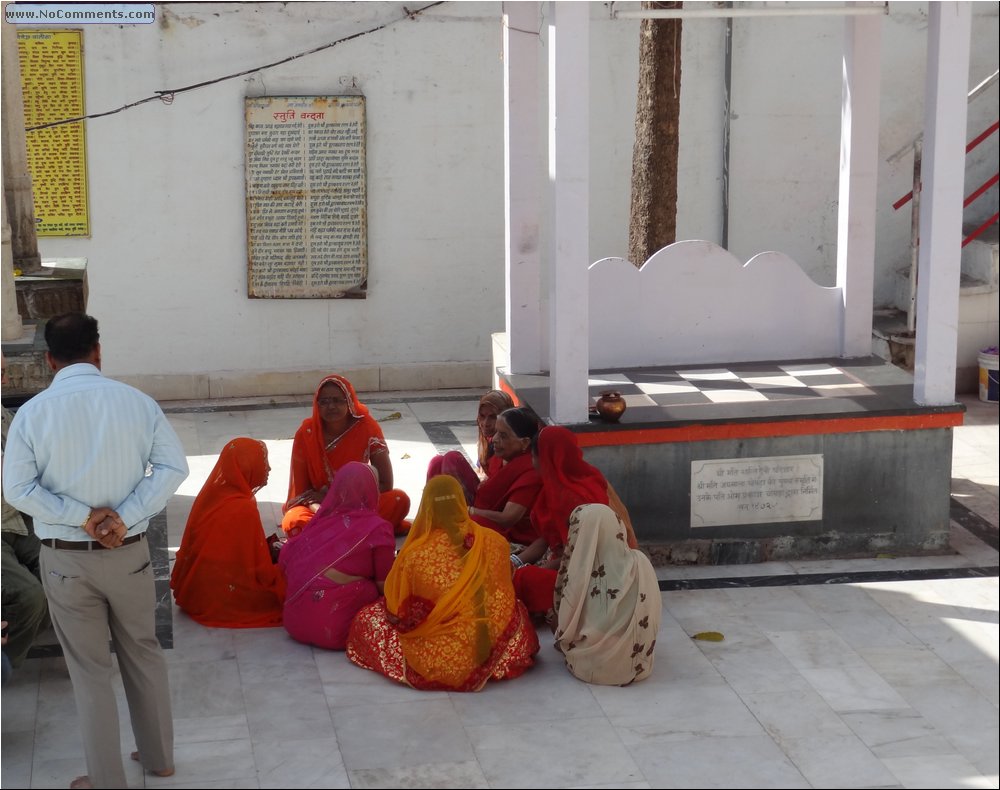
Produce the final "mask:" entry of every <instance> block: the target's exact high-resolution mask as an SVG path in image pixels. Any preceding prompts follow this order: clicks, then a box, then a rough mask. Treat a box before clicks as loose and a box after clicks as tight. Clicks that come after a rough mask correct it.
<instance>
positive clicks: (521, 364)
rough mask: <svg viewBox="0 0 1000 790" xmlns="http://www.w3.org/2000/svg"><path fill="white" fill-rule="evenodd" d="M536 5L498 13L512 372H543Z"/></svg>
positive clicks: (517, 5)
mask: <svg viewBox="0 0 1000 790" xmlns="http://www.w3.org/2000/svg"><path fill="white" fill-rule="evenodd" d="M539 5H540V4H539V3H536V2H523V3H508V4H506V5H505V13H504V15H503V53H504V58H503V64H504V68H503V94H504V182H505V185H506V188H505V190H504V239H505V245H504V246H505V273H506V288H505V290H504V292H505V295H506V304H505V313H504V314H505V319H506V320H505V324H506V330H507V344H508V349H509V355H510V357H509V365H510V372H511V373H537V372H539V371H541V370H542V329H541V327H542V323H541V294H540V289H541V286H540V282H541V268H540V267H541V263H540V254H539V242H540V236H541V222H540V220H541V205H542V196H541V186H540V183H541V182H540V181H539V178H538V173H539V167H540V164H541V163H540V161H539V160H540V154H539V149H540V142H541V141H540V139H539V133H538V132H539V120H540V119H539V106H538V105H539V80H538V50H539V48H540V46H541V37H540V35H539V26H540V24H541V22H540V19H541V15H540V13H539Z"/></svg>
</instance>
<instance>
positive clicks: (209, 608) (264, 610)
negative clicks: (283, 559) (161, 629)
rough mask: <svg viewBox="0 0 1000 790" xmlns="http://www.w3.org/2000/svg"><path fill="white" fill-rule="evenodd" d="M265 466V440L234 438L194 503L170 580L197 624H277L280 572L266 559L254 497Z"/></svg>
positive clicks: (282, 584)
mask: <svg viewBox="0 0 1000 790" xmlns="http://www.w3.org/2000/svg"><path fill="white" fill-rule="evenodd" d="M270 470H271V467H270V466H269V465H268V463H267V447H266V446H265V445H264V443H263V442H259V441H257V440H256V439H245V438H240V439H233V440H232V441H231V442H228V443H227V444H226V446H225V447H223V448H222V452H221V453H220V454H219V460H218V462H217V463H216V464H215V468H214V469H212V472H211V474H210V475H209V476H208V479H207V480H206V481H205V485H204V486H203V487H202V489H201V492H200V493H199V494H198V496H197V498H196V499H195V500H194V504H193V505H192V506H191V514H190V515H189V516H188V520H187V524H186V526H185V527H184V536H183V537H182V538H181V546H180V548H179V549H178V550H177V559H176V561H175V562H174V569H173V571H172V572H171V574H170V587H171V589H172V590H173V591H174V600H175V601H177V605H178V606H179V607H180V608H181V609H183V610H184V611H185V612H187V614H188V615H190V617H191V619H193V620H196V621H197V622H199V623H201V624H202V625H207V626H212V627H216V628H259V627H265V626H277V625H281V606H282V602H283V601H284V598H285V577H284V576H282V574H281V571H280V570H279V569H278V567H277V566H276V565H275V564H274V562H273V561H272V560H271V552H270V549H269V548H268V545H267V539H266V538H265V535H264V527H263V525H262V523H261V520H260V512H259V511H258V510H257V501H256V500H255V499H254V494H256V493H257V491H258V490H259V489H260V488H261V487H262V486H263V485H264V484H265V483H267V475H268V472H270Z"/></svg>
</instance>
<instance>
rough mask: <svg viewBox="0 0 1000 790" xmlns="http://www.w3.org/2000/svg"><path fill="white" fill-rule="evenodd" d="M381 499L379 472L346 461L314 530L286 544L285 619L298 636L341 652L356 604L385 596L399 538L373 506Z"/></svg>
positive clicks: (318, 513)
mask: <svg viewBox="0 0 1000 790" xmlns="http://www.w3.org/2000/svg"><path fill="white" fill-rule="evenodd" d="M377 505H378V484H377V483H376V481H375V472H374V470H373V469H372V468H371V467H370V466H369V465H368V464H362V463H360V462H358V461H351V462H350V463H346V464H344V465H343V466H342V467H341V468H340V471H339V472H337V474H336V476H335V477H334V478H333V483H332V484H331V485H330V491H329V493H328V494H327V495H326V498H325V499H324V500H323V504H322V505H321V506H320V509H319V510H318V511H316V515H315V516H313V518H312V521H311V522H309V528H308V529H306V530H303V531H302V532H301V533H299V534H298V535H295V536H294V537H291V538H289V539H288V542H287V543H286V544H285V545H284V546H283V547H282V549H281V553H280V554H279V555H278V564H279V565H280V566H281V569H282V570H283V571H284V572H285V578H286V579H287V580H288V594H287V595H286V597H285V609H284V625H285V630H286V631H288V633H289V635H291V637H292V638H293V639H296V640H298V641H299V642H303V643H305V644H307V645H316V646H317V647H324V648H326V649H328V650H343V649H344V646H345V645H346V644H347V629H348V628H349V627H350V625H351V620H352V619H353V618H354V615H355V614H357V612H358V609H360V608H361V607H362V606H364V605H365V604H367V603H371V602H372V601H374V600H376V599H377V598H378V597H379V596H380V595H382V589H383V586H384V584H385V577H386V576H387V575H388V573H389V569H390V568H391V567H392V560H393V557H394V556H395V554H396V538H395V536H394V535H393V532H392V524H390V523H389V522H388V521H386V520H385V519H384V518H382V517H381V516H379V514H378V513H376V512H375V507H376V506H377Z"/></svg>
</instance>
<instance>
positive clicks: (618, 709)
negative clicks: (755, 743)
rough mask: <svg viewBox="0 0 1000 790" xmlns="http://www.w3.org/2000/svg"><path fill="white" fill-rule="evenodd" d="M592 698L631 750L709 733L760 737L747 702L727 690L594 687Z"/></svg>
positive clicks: (717, 687) (642, 684)
mask: <svg viewBox="0 0 1000 790" xmlns="http://www.w3.org/2000/svg"><path fill="white" fill-rule="evenodd" d="M593 694H594V698H595V699H596V700H597V702H598V703H599V704H600V706H601V709H602V710H603V711H604V713H605V715H606V716H607V717H608V721H610V722H611V724H612V725H613V726H614V727H615V729H617V730H618V732H619V734H620V736H621V738H622V741H623V742H624V743H625V744H626V745H629V746H630V745H631V744H632V743H635V742H637V741H642V740H646V739H648V738H657V737H663V736H669V735H684V734H694V733H706V732H710V733H712V734H713V735H718V736H722V737H747V736H757V735H762V734H763V730H762V728H761V725H760V722H759V721H757V719H756V718H755V717H754V714H753V713H752V712H751V710H749V709H748V708H747V705H746V703H745V702H744V700H743V699H742V698H741V697H740V695H738V694H737V693H736V692H735V691H733V690H732V689H731V688H729V687H728V686H725V685H712V686H694V685H687V684H685V685H683V686H677V685H660V686H654V685H651V684H649V683H648V681H642V682H640V683H634V684H632V685H631V686H626V687H624V688H618V687H615V686H595V687H594V688H593Z"/></svg>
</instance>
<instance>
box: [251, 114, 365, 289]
mask: <svg viewBox="0 0 1000 790" xmlns="http://www.w3.org/2000/svg"><path fill="white" fill-rule="evenodd" d="M246 181H247V250H248V263H247V292H248V295H249V296H250V297H251V298H269V299H322V298H331V297H332V298H340V297H352V298H364V297H365V295H366V291H367V287H368V209H367V179H366V175H365V99H364V97H363V96H265V97H258V98H248V99H246Z"/></svg>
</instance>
